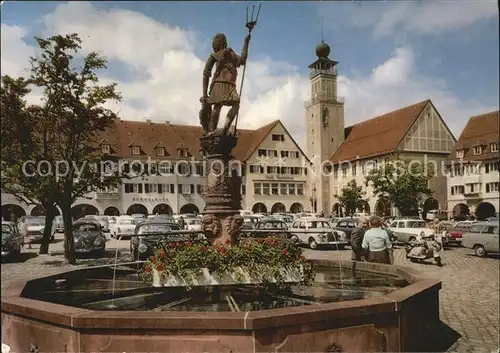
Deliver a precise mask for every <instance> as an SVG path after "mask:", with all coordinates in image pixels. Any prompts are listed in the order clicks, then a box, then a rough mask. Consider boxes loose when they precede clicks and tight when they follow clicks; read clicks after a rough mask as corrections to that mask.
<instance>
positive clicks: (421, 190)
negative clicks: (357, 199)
mask: <svg viewBox="0 0 500 353" xmlns="http://www.w3.org/2000/svg"><path fill="white" fill-rule="evenodd" d="M428 179H429V178H428V177H427V176H426V175H425V174H424V170H423V168H422V166H421V165H420V164H419V163H412V162H407V161H403V160H390V159H388V160H386V161H385V163H384V164H383V165H382V166H381V167H380V168H378V169H374V170H372V171H371V172H370V173H369V175H368V176H367V177H366V185H371V186H372V187H373V194H374V195H375V196H377V197H378V198H379V199H380V200H381V201H383V202H384V203H385V204H386V205H394V206H395V207H397V208H398V209H399V211H400V212H401V214H402V215H403V216H409V215H412V214H414V213H415V212H418V211H417V210H418V206H419V205H420V204H421V203H422V200H423V196H424V195H425V196H430V195H431V194H432V191H431V190H430V189H429V188H428Z"/></svg>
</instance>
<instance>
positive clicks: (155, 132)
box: [98, 120, 279, 161]
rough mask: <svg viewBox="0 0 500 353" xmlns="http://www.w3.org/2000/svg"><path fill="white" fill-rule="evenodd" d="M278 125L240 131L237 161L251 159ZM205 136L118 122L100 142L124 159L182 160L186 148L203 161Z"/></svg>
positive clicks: (189, 129)
mask: <svg viewBox="0 0 500 353" xmlns="http://www.w3.org/2000/svg"><path fill="white" fill-rule="evenodd" d="M277 123H279V120H276V121H274V122H272V123H270V124H267V125H264V126H262V127H261V128H259V129H256V130H248V129H238V131H237V136H238V144H237V145H236V147H235V148H234V149H233V155H234V157H235V158H236V159H239V160H242V161H245V160H246V159H248V158H249V157H250V156H251V155H252V153H253V152H254V151H255V149H257V148H258V147H259V145H260V144H261V143H262V141H263V140H264V138H265V137H266V136H267V135H268V134H269V132H270V131H271V130H272V129H273V127H274V126H275V125H276V124H277ZM202 135H203V129H202V128H201V126H193V125H176V124H170V123H154V122H150V121H127V120H116V121H115V124H114V126H113V127H110V128H109V129H107V130H106V131H105V132H103V133H102V135H101V136H100V137H99V138H98V141H99V142H101V141H106V142H108V143H109V144H110V146H111V155H114V156H117V157H122V158H124V157H126V158H137V159H147V158H148V156H150V157H151V158H152V159H155V158H158V159H162V158H164V159H168V158H178V156H179V152H178V149H181V148H182V149H187V150H188V153H189V156H193V157H195V159H200V158H201V153H200V137H201V136H202ZM132 145H134V146H140V147H141V155H138V156H137V155H132V154H131V146H132ZM156 147H164V148H165V152H166V153H165V157H157V156H156V150H155V148H156Z"/></svg>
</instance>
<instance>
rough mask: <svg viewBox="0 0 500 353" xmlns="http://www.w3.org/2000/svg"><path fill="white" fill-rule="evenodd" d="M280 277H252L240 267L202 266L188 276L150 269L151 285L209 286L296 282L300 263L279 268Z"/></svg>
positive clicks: (300, 276) (299, 278)
mask: <svg viewBox="0 0 500 353" xmlns="http://www.w3.org/2000/svg"><path fill="white" fill-rule="evenodd" d="M280 273H281V277H282V278H280V279H277V278H274V277H271V278H266V279H265V278H262V276H257V277H253V278H252V276H250V274H249V272H248V271H247V270H246V269H244V268H242V267H237V268H235V269H234V271H233V272H226V273H223V274H219V273H215V272H213V273H210V272H209V270H208V269H207V268H202V269H201V273H200V274H199V275H198V276H191V277H190V278H183V277H181V276H175V275H169V276H161V275H160V272H158V271H157V270H156V269H154V268H153V269H152V276H153V281H152V286H153V287H184V286H189V287H192V286H210V285H230V284H259V283H263V282H268V283H276V282H281V283H297V282H302V281H303V280H304V279H305V276H304V268H303V266H302V265H299V266H297V267H289V268H283V269H282V270H280Z"/></svg>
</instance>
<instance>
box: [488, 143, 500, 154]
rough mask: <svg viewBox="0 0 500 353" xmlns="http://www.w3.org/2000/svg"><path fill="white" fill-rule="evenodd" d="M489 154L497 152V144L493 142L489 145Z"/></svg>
mask: <svg viewBox="0 0 500 353" xmlns="http://www.w3.org/2000/svg"><path fill="white" fill-rule="evenodd" d="M490 150H491V152H498V142H493V143H491V144H490Z"/></svg>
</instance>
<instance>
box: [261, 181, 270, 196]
mask: <svg viewBox="0 0 500 353" xmlns="http://www.w3.org/2000/svg"><path fill="white" fill-rule="evenodd" d="M262 195H269V183H264V184H262Z"/></svg>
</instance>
